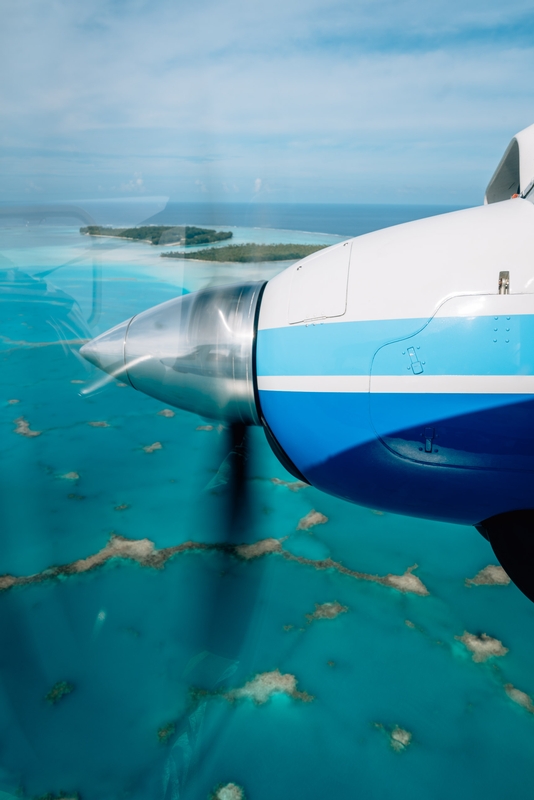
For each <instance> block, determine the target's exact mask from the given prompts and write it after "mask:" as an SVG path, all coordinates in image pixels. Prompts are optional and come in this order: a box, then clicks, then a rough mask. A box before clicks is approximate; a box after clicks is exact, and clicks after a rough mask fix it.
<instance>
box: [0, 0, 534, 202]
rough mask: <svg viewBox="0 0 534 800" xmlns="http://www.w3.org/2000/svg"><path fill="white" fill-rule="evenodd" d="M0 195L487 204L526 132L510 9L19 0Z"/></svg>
mask: <svg viewBox="0 0 534 800" xmlns="http://www.w3.org/2000/svg"><path fill="white" fill-rule="evenodd" d="M0 61H1V62H2V63H1V64H0V75H1V78H0V81H1V83H0V103H1V108H2V126H1V132H0V158H1V165H0V168H1V173H2V175H3V180H2V182H1V186H0V200H11V201H13V200H14V201H23V202H43V201H45V200H57V199H70V200H72V199H80V198H107V197H136V196H152V195H163V196H168V197H171V198H172V199H175V200H186V201H190V200H209V201H242V202H249V201H250V202H258V201H265V202H353V203H368V202H373V203H379V202H386V203H444V204H458V205H470V204H477V203H479V202H481V201H482V197H483V192H484V188H485V186H486V184H487V182H488V180H489V178H490V176H491V174H492V172H493V170H494V168H495V166H496V164H497V162H498V161H499V159H500V156H501V155H502V152H503V151H504V149H505V147H506V145H507V144H508V142H509V140H510V138H511V137H512V136H513V134H514V133H516V132H517V131H518V130H520V129H522V128H524V127H526V126H527V125H530V124H531V123H533V122H534V81H533V79H532V76H533V74H534V6H533V5H532V3H529V2H523V0H511V1H510V2H509V3H503V2H502V1H501V2H495V0H485V2H474V1H473V0H464V2H462V1H461V0H448V1H447V2H442V1H441V0H437V1H436V2H430V3H429V2H428V0H397V1H396V2H389V1H388V0H374V1H370V2H367V1H365V2H361V1H358V0H355V1H354V2H344V1H343V2H337V1H336V0H332V1H331V2H323V0H269V2H265V0H264V2H256V0H248V1H247V2H244V0H239V1H238V0H227V1H226V2H220V1H219V2H207V1H206V0H197V2H195V3H194V4H193V3H191V2H188V3H185V2H182V1H181V0H180V1H179V2H176V0H174V1H173V2H167V0H151V1H150V2H145V0H131V1H130V2H124V1H123V0H115V1H114V2H110V1H109V0H92V2H91V3H90V4H83V3H81V2H79V0H18V2H14V1H13V2H10V3H7V4H4V7H3V10H2V26H1V29H0Z"/></svg>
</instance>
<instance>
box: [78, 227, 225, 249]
mask: <svg viewBox="0 0 534 800" xmlns="http://www.w3.org/2000/svg"><path fill="white" fill-rule="evenodd" d="M80 233H81V234H83V235H84V236H107V237H111V238H118V239H128V240H129V241H132V242H148V243H149V244H159V245H163V244H179V245H184V246H185V247H192V246H197V245H201V244H213V242H223V241H225V240H226V239H231V238H232V236H233V233H232V231H214V230H213V229H212V228H195V227H194V226H191V225H178V226H175V225H140V226H139V227H137V228H111V227H107V226H105V225H88V226H87V227H86V228H80Z"/></svg>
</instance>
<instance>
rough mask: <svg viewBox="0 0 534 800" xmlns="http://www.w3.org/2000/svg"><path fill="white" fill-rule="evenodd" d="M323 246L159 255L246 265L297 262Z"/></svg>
mask: <svg viewBox="0 0 534 800" xmlns="http://www.w3.org/2000/svg"><path fill="white" fill-rule="evenodd" d="M327 246H328V245H325V244H254V243H253V242H251V243H250V244H230V245H226V246H225V247H210V248H209V249H207V250H202V251H201V252H198V251H197V252H194V253H186V252H184V251H181V252H180V251H178V250H171V251H170V252H168V253H161V255H162V256H164V257H165V258H193V259H195V260H196V261H225V262H226V263H228V262H237V263H240V264H248V263H251V262H259V261H299V260H300V259H301V258H305V257H306V256H309V255H311V254H312V253H316V252H317V251H318V250H323V249H324V248H325V247H327Z"/></svg>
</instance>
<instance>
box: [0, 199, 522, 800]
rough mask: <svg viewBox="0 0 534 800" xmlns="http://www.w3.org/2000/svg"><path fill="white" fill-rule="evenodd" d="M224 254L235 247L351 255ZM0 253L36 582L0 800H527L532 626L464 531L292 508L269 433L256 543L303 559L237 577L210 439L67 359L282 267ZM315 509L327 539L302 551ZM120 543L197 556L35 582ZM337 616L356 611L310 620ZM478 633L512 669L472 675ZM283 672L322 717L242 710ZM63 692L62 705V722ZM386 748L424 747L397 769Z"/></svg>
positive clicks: (1, 342) (19, 633)
mask: <svg viewBox="0 0 534 800" xmlns="http://www.w3.org/2000/svg"><path fill="white" fill-rule="evenodd" d="M112 221H113V222H115V220H112ZM383 222H384V225H387V224H388V217H387V213H384V220H383ZM234 231H235V241H238V242H239V241H250V240H254V241H265V242H269V241H272V242H280V241H286V242H287V241H306V242H320V243H326V244H329V243H334V242H336V241H340V239H341V237H340V236H335V235H324V234H310V233H306V234H304V233H296V232H295V231H291V232H289V231H277V230H273V229H269V230H268V229H263V230H261V231H259V230H257V229H256V230H250V229H246V228H239V227H236V228H234ZM0 245H1V246H0V253H1V259H0V270H1V274H2V284H0V301H1V302H0V309H1V311H0V313H1V321H2V325H1V331H0V333H1V338H0V354H1V364H2V370H1V381H2V390H1V399H0V407H1V418H0V419H1V426H2V459H1V468H0V469H1V495H0V499H1V524H2V537H1V540H0V575H10V576H15V577H20V576H32V575H34V576H36V575H37V576H39V575H40V576H41V577H42V580H39V581H37V580H34V581H33V582H28V583H27V584H26V585H20V586H15V587H14V588H11V589H8V590H4V591H1V592H0V616H1V621H2V622H1V625H0V798H2V800H3V798H8V797H15V796H16V797H23V798H30V797H32V798H33V797H42V796H44V795H47V793H50V796H52V797H54V796H58V795H60V793H61V792H64V793H65V796H74V793H76V792H77V793H78V794H79V796H80V797H81V798H84V800H97V798H106V800H108V798H109V799H111V798H113V799H114V798H132V800H138V799H139V800H140V799H141V798H161V800H171V798H172V800H182V799H184V800H185V799H186V798H187V799H188V798H195V799H196V798H199V799H200V798H202V799H204V798H208V797H209V796H210V794H211V793H212V792H213V791H214V790H215V789H216V787H217V786H220V785H225V784H227V783H231V782H233V783H235V784H237V785H239V786H240V787H242V789H243V792H244V796H245V797H246V798H248V799H249V800H273V798H277V800H278V799H279V798H294V797H307V798H313V800H315V799H317V800H322V798H372V800H375V798H376V799H377V800H379V799H380V800H381V799H382V798H390V797H395V798H400V799H402V798H406V800H407V799H408V798H410V800H427V798H429V797H432V798H436V800H441V798H443V800H445V798H450V796H451V795H453V794H454V796H455V797H457V798H471V797H473V796H474V795H476V796H477V797H479V796H480V797H481V796H484V797H488V798H500V797H502V796H506V797H508V798H514V800H515V798H524V797H527V796H529V795H530V792H531V789H530V783H531V779H530V775H531V765H532V759H533V755H534V714H532V713H530V712H529V711H528V709H527V708H525V707H524V706H522V705H521V704H519V703H517V702H514V701H513V699H511V697H510V696H509V694H507V692H506V691H505V689H504V687H505V686H508V685H513V686H514V687H516V688H517V689H518V690H520V691H522V692H524V693H526V694H527V695H530V696H531V697H534V637H533V636H532V630H533V626H534V607H533V606H532V605H531V604H530V603H529V601H527V600H526V598H525V597H523V595H521V594H520V593H519V591H518V590H517V589H515V587H514V586H512V585H505V586H498V585H495V586H471V587H469V586H466V585H465V580H466V578H472V577H473V576H474V575H476V573H477V572H479V571H480V570H481V569H483V568H484V567H486V566H487V565H488V564H494V563H495V558H494V556H493V554H492V552H491V550H490V548H489V545H488V544H487V543H486V542H485V541H484V540H483V539H482V538H481V537H480V536H479V535H478V534H477V533H476V532H475V531H474V530H472V529H470V528H463V527H459V526H453V525H445V524H440V523H432V522H427V521H424V520H419V519H411V518H406V517H397V516H394V515H388V514H378V513H376V512H374V511H373V510H372V509H366V508H360V507H356V506H350V505H348V504H346V503H344V502H341V501H339V500H336V499H334V498H331V497H328V496H326V495H323V494H321V493H320V492H318V491H316V490H315V489H313V488H300V489H299V487H295V486H291V484H292V483H293V481H294V479H293V478H292V477H291V476H289V475H288V474H287V473H285V471H284V470H283V468H282V467H281V466H280V464H279V463H278V462H277V460H276V459H275V457H274V456H273V455H272V453H271V451H270V449H269V447H268V445H267V443H266V441H265V439H264V436H263V433H262V431H261V430H256V429H255V430H253V431H252V435H251V439H252V448H251V464H250V470H249V479H248V480H249V485H250V486H249V488H250V494H251V507H252V515H251V519H250V523H249V526H248V529H247V532H246V536H245V537H244V542H245V543H249V544H252V543H254V542H257V541H260V540H264V539H267V538H275V539H284V541H283V545H282V546H283V548H284V550H285V552H286V553H287V554H289V555H290V556H294V558H291V557H284V555H283V554H282V553H280V552H272V553H268V554H265V555H264V556H262V557H259V558H253V559H249V560H245V559H242V558H241V559H240V558H237V557H236V556H235V554H232V553H228V552H224V550H221V549H220V548H219V549H218V548H217V545H218V544H220V543H221V536H222V533H221V532H222V531H223V530H224V524H223V522H222V519H223V514H224V508H225V498H224V487H222V489H221V487H219V488H218V489H217V488H215V489H214V488H213V487H214V486H216V485H217V483H220V481H218V480H217V473H218V470H219V467H220V465H221V463H222V461H223V459H224V457H225V456H226V452H225V450H224V441H225V437H224V435H223V434H222V433H221V432H220V431H219V430H218V428H217V426H213V427H212V429H211V430H206V429H205V428H206V427H208V428H209V427H210V426H209V424H208V423H207V422H206V421H205V420H202V419H201V418H199V417H195V416H194V415H191V414H187V413H185V412H180V411H178V410H176V411H175V414H174V416H164V415H161V414H160V412H161V411H162V410H164V406H163V405H162V404H160V403H158V402H156V401H154V400H152V399H150V398H148V397H146V396H144V395H142V394H138V393H136V392H134V391H132V390H131V389H129V388H127V387H124V386H120V385H119V384H117V383H116V382H110V383H108V384H105V383H104V384H102V380H101V375H100V374H97V372H96V370H93V369H92V368H91V367H90V366H89V365H88V364H86V363H85V362H84V361H83V360H82V359H81V358H80V357H79V355H78V352H77V351H78V348H79V343H80V340H83V339H85V338H87V337H90V336H94V335H96V334H97V333H99V332H101V331H103V330H105V329H107V328H109V327H110V326H111V325H114V324H116V323H118V322H120V321H122V320H123V319H125V318H127V317H130V316H131V315H132V314H134V313H136V312H137V311H140V310H142V309H144V308H147V307H149V306H151V305H154V304H155V303H158V302H162V301H164V300H167V299H169V298H171V297H173V296H176V295H177V294H179V293H181V292H182V291H190V290H193V289H196V288H198V287H199V286H202V285H205V283H206V282H207V281H209V280H213V276H214V272H215V273H216V280H219V281H227V280H241V279H243V278H249V277H252V278H256V277H257V278H259V277H270V276H271V275H273V274H274V273H275V272H276V270H277V269H279V268H280V265H246V266H243V265H240V266H232V265H216V267H215V268H214V266H213V264H209V265H208V264H202V263H201V262H198V263H195V264H192V263H191V262H188V263H187V264H184V263H183V262H180V261H177V262H169V261H168V260H166V259H161V258H160V257H159V252H160V248H154V247H151V246H148V245H144V244H131V243H124V242H121V243H117V242H112V241H110V240H105V239H100V240H89V239H88V238H87V237H82V236H80V235H79V233H78V230H77V226H75V225H74V224H71V225H52V224H51V223H44V224H42V225H40V226H36V227H31V226H30V227H29V228H28V227H25V226H19V225H17V224H15V223H14V224H13V225H12V226H10V227H4V228H3V229H1V235H0ZM15 400H16V401H17V402H13V401H15ZM21 419H22V420H23V421H24V424H23V425H22V426H21V422H20V420H21ZM95 422H98V423H101V424H100V425H98V426H95V425H91V424H90V423H95ZM26 423H27V425H26ZM102 423H105V425H104V424H102ZM25 425H26V427H25ZM199 428H200V430H199ZM17 430H18V433H17ZM32 431H33V432H35V433H37V432H39V435H35V436H31V435H23V434H24V432H26V434H28V433H31V432H32ZM156 443H159V444H160V445H161V447H160V448H153V449H152V448H151V445H153V444H156ZM145 448H148V449H149V452H147V451H146V450H145ZM214 478H215V481H214V480H213V479H214ZM273 479H278V482H276V481H275V482H273ZM280 481H281V482H280ZM284 482H287V483H288V484H290V485H289V486H288V485H286V483H284ZM295 489H298V490H297V491H295ZM312 509H315V510H316V511H318V512H320V513H321V514H323V515H324V516H325V517H327V521H326V522H323V523H322V524H318V525H316V526H315V527H313V528H310V529H309V530H297V526H298V523H299V520H301V519H303V518H304V517H305V516H306V515H307V514H308V513H309V512H310V511H311V510H312ZM113 535H118V536H121V537H125V538H126V539H129V540H143V539H148V540H150V542H153V543H154V546H155V547H156V548H157V549H162V548H167V547H176V546H178V545H180V544H183V543H184V542H188V541H192V542H195V543H198V544H200V545H207V547H205V548H204V549H200V548H196V549H194V548H193V549H190V550H182V551H179V552H177V553H176V554H175V555H174V556H173V557H172V558H168V559H167V560H166V561H165V563H164V564H163V565H161V566H160V568H156V567H153V566H147V565H146V564H143V563H139V561H136V560H133V559H128V558H121V557H116V558H110V559H108V560H106V561H105V563H103V564H102V565H101V566H98V567H96V568H94V569H91V570H87V571H85V572H72V573H71V574H65V573H59V574H58V573H57V571H56V572H53V571H52V572H49V573H48V577H47V573H46V570H50V568H53V567H57V566H61V565H68V564H72V563H73V562H76V561H77V560H79V559H84V558H87V557H90V556H92V555H95V554H97V553H98V552H99V551H101V550H102V549H103V548H104V547H106V545H107V543H108V542H109V540H110V537H111V536H113ZM326 558H331V559H332V561H333V562H335V564H338V565H339V564H342V565H343V566H344V567H347V568H349V569H350V570H354V571H358V572H360V573H365V574H366V575H367V576H385V575H388V574H393V575H402V574H403V573H404V572H405V570H406V569H407V568H408V567H411V566H413V565H414V564H417V568H416V570H415V572H414V574H416V575H417V576H418V577H419V578H420V580H421V582H422V584H423V585H424V587H426V589H427V590H428V594H426V595H418V594H413V593H402V592H400V591H397V590H396V589H394V588H391V587H388V586H384V585H380V584H379V583H376V582H374V581H373V580H362V579H358V578H357V577H354V576H351V575H348V574H342V573H341V572H340V571H339V569H337V568H336V567H335V566H334V567H331V568H329V569H319V568H317V566H318V564H320V562H321V560H324V559H326ZM141 561H142V560H141ZM314 562H316V563H315V565H314ZM43 573H45V574H44V575H43ZM325 603H339V604H341V605H342V606H344V607H346V609H347V610H345V611H343V613H340V614H339V615H337V616H335V618H331V619H312V620H311V621H310V619H309V618H308V617H307V616H306V615H311V614H313V612H314V610H315V609H316V604H319V605H321V604H325ZM407 622H408V623H410V624H407ZM464 631H468V632H470V633H474V634H478V635H480V634H482V633H486V634H487V635H488V636H491V637H494V638H495V639H498V640H500V641H501V642H502V644H503V646H504V647H506V648H508V652H507V653H506V654H505V655H504V656H500V657H493V658H490V659H488V660H487V661H485V662H480V663H478V662H475V661H474V660H473V659H472V657H471V656H472V654H471V653H470V652H469V651H468V650H467V649H466V647H465V646H464V645H463V644H462V643H461V642H460V641H459V640H458V639H457V638H456V637H458V636H461V635H462V634H463V633H464ZM276 670H279V673H280V674H281V675H291V676H294V678H295V680H296V681H297V683H296V691H297V692H305V693H307V695H309V696H311V697H312V698H313V699H310V698H308V697H306V696H305V697H304V699H303V698H302V697H299V696H298V694H295V692H292V691H291V690H288V691H285V692H284V691H280V692H277V693H274V694H272V696H271V697H270V698H269V699H268V700H267V701H266V702H265V703H258V702H254V699H253V698H251V697H247V696H242V695H243V693H242V694H241V696H240V695H239V688H240V687H244V686H246V684H247V682H250V681H251V680H253V679H254V678H255V677H256V676H262V675H265V673H273V672H275V671H276ZM61 681H67V682H68V683H69V684H72V686H73V687H74V688H73V691H72V692H71V693H70V694H68V695H66V696H64V697H63V698H62V699H61V700H60V701H59V702H58V703H57V704H50V703H49V702H47V701H46V700H45V696H46V695H47V693H48V692H49V691H50V690H51V688H52V687H53V686H55V685H56V684H57V683H58V682H61ZM249 686H250V685H249ZM280 688H284V687H283V686H281V687H280ZM236 690H237V692H236ZM232 692H234V694H232ZM245 694H246V693H245ZM249 694H250V691H249ZM516 697H517V696H516ZM397 726H398V727H399V728H401V729H403V730H404V731H407V732H409V733H410V734H411V739H410V740H409V744H407V745H406V746H402V745H401V746H399V747H398V748H397V749H395V748H394V747H392V739H391V736H390V734H391V732H392V731H393V730H394V729H395V728H396V727H397ZM162 730H163V731H166V733H165V734H164V735H161V734H160V735H158V731H160V732H161V731H162ZM162 739H163V741H162Z"/></svg>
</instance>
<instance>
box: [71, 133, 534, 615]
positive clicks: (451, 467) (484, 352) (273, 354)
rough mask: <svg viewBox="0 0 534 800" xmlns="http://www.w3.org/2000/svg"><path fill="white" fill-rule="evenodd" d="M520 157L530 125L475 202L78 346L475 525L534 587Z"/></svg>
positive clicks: (527, 231) (290, 460) (532, 342)
mask: <svg viewBox="0 0 534 800" xmlns="http://www.w3.org/2000/svg"><path fill="white" fill-rule="evenodd" d="M533 171H534V126H533V127H532V128H531V129H527V130H526V131H523V132H521V134H518V135H517V136H516V137H515V138H514V140H513V141H512V144H511V145H510V147H509V148H508V150H507V151H506V153H505V156H504V158H503V160H502V161H501V164H500V165H499V167H498V169H497V171H496V173H495V175H494V176H493V178H492V180H491V181H490V185H489V186H488V190H487V193H486V204H485V205H484V206H480V207H478V208H471V209H466V210H464V211H458V212H454V213H450V214H445V215H442V216H438V217H431V218H427V219H423V220H419V221H416V222H411V223H407V224H404V225H398V226H396V227H393V228H389V229H386V230H381V231H377V232H374V233H370V234H366V235H364V236H360V237H358V238H356V239H352V240H350V241H347V242H343V243H341V244H339V245H335V246H334V247H330V248H327V249H324V250H321V251H319V252H317V253H314V254H313V255H311V256H308V257H307V258H305V259H303V260H302V261H300V262H298V263H297V264H294V265H292V266H290V267H289V268H288V269H286V270H284V271H283V272H281V273H280V274H279V275H277V276H276V277H275V278H273V279H272V280H270V281H269V282H268V283H266V284H265V283H261V282H260V283H246V284H242V285H236V286H227V287H220V288H215V289H213V288H210V289H205V290H202V291H200V292H198V293H195V294H191V295H186V296H184V297H180V298H177V299H176V300H171V301H169V302H168V303H163V304H162V305H160V306H157V307H155V308H153V309H149V310H148V311H145V312H144V313H142V314H139V315H138V316H136V317H133V318H132V319H131V320H128V321H127V322H125V323H122V325H119V326H117V327H116V328H114V329H113V330H111V331H108V332H107V333H105V334H103V335H102V336H100V337H98V338H97V339H95V340H93V341H92V342H90V343H88V344H87V345H85V346H84V347H83V348H82V350H81V353H82V355H84V356H85V357H86V358H87V359H88V360H89V361H92V362H93V363H94V364H96V365H97V366H99V367H100V368H101V369H104V370H105V371H107V372H109V373H110V374H112V375H117V376H120V377H121V378H125V379H126V380H128V381H129V383H130V384H131V385H132V386H133V387H134V388H136V389H139V390H140V391H143V392H146V393H147V394H149V395H151V396H153V397H156V398H159V399H160V400H163V401H164V402H165V403H169V404H172V405H175V406H177V407H179V408H183V409H186V410H190V411H194V412H196V413H198V414H201V415H203V416H206V417H211V418H216V419H222V420H225V421H226V422H228V423H230V424H232V423H235V422H238V423H240V424H241V423H244V424H261V425H263V426H264V428H265V430H266V433H267V438H268V440H269V442H270V444H271V446H272V447H273V449H274V451H275V453H276V454H277V455H278V457H279V458H280V460H281V461H282V463H283V464H284V466H286V468H288V469H289V471H290V472H293V474H295V475H297V476H299V477H301V478H304V479H305V480H306V481H308V482H309V483H311V484H312V485H314V486H316V487H317V488H319V489H322V490H323V491H325V492H328V493H329V494H333V495H336V496H338V497H342V498H344V499H346V500H349V501H351V502H355V503H359V504H361V505H367V506H371V507H373V508H375V509H382V510H386V511H392V512H395V513H401V514H408V515H412V516H420V517H425V518H428V519H435V520H444V521H449V522H457V523H463V524H471V525H475V526H477V527H478V528H479V530H480V531H481V532H482V533H483V534H484V535H485V536H486V537H487V538H489V540H490V542H491V544H492V546H493V548H494V550H495V552H496V554H497V556H498V557H499V558H500V559H501V560H502V562H503V564H504V566H505V568H506V569H507V571H508V572H509V573H510V575H511V577H512V579H513V580H515V581H516V583H517V584H518V585H519V586H520V588H521V589H522V590H523V591H524V592H525V593H526V594H527V595H528V596H529V597H531V599H534V580H532V581H531V579H530V574H531V573H532V574H533V575H534V563H533V560H534V544H532V546H531V543H534V496H533V494H532V486H533V481H534V267H533V266H532V265H533V264H534V261H533V258H532V254H533V253H534V181H533V180H532V178H533V177H534V174H531V173H533ZM510 192H513V195H512V199H506V198H507V197H510ZM531 565H532V569H531Z"/></svg>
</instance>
